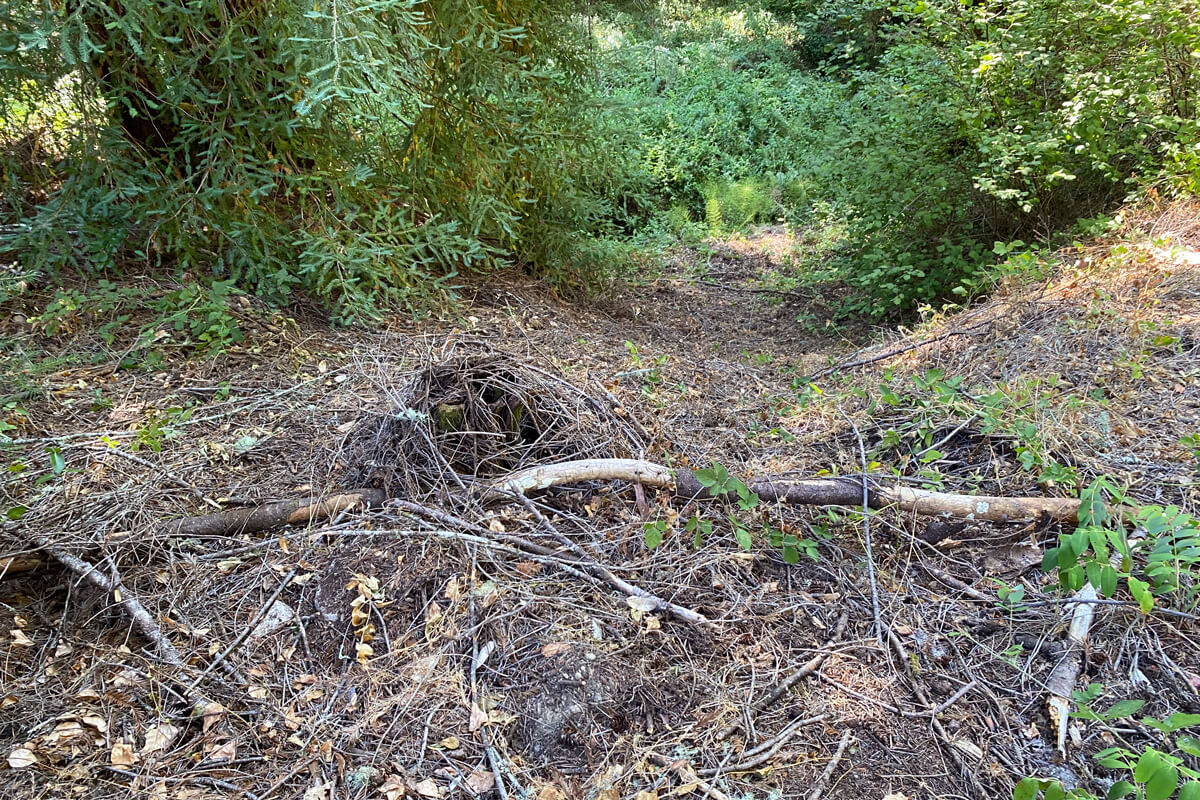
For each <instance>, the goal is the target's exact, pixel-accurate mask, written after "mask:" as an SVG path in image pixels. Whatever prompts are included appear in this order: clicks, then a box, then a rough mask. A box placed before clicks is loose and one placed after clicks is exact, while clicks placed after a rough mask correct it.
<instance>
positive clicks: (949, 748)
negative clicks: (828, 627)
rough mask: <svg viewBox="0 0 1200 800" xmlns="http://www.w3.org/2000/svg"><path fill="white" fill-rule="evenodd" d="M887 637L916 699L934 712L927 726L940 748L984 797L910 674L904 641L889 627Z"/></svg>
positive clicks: (981, 788)
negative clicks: (906, 675) (910, 682)
mask: <svg viewBox="0 0 1200 800" xmlns="http://www.w3.org/2000/svg"><path fill="white" fill-rule="evenodd" d="M887 638H888V642H890V643H891V645H892V648H893V649H894V650H895V651H896V655H897V657H899V659H900V663H901V665H902V666H903V669H904V671H905V672H906V673H907V674H908V676H909V678H910V680H911V681H912V690H913V694H914V695H916V698H917V701H918V702H919V703H920V704H921V705H923V706H925V708H926V710H928V711H932V712H935V713H933V714H931V715H930V717H929V727H931V728H933V732H934V733H936V734H937V737H938V739H939V740H940V741H941V743H942V748H943V749H944V750H945V751H946V752H947V753H949V755H950V759H951V760H952V761H953V762H954V765H955V766H956V767H958V769H959V771H960V772H961V773H962V774H963V775H964V776H965V777H966V779H967V783H969V784H970V785H971V789H972V790H973V791H974V792H975V795H976V797H983V798H986V797H987V796H988V795H987V793H986V792H984V790H983V786H981V785H980V783H979V779H978V778H977V777H975V770H974V769H972V768H971V765H970V764H967V763H966V762H965V761H963V759H962V756H961V755H960V754H959V751H958V748H957V747H955V746H954V745H953V744H952V743H951V741H950V735H949V734H947V733H946V728H945V727H944V726H943V725H942V723H941V720H939V719H938V718H937V713H936V711H937V707H935V706H934V705H933V703H931V702H930V701H929V695H928V694H927V693H926V692H925V688H924V687H923V686H921V684H920V683H918V682H917V680H916V677H915V676H914V675H913V674H912V661H911V660H910V659H909V657H908V651H907V650H906V649H905V648H904V642H902V641H900V637H899V636H897V635H896V632H895V631H893V630H892V629H891V628H890V627H889V628H888V630H887ZM897 710H899V709H897Z"/></svg>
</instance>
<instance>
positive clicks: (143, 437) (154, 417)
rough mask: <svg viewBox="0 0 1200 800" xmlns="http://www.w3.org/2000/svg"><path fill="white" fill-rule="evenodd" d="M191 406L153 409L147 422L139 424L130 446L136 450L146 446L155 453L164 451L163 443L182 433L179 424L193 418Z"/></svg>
mask: <svg viewBox="0 0 1200 800" xmlns="http://www.w3.org/2000/svg"><path fill="white" fill-rule="evenodd" d="M191 416H192V410H191V409H190V408H168V409H167V410H166V411H162V412H158V411H151V412H150V413H149V414H148V415H147V419H146V422H145V423H144V424H142V425H139V426H138V427H137V430H136V435H135V437H134V440H133V441H132V442H130V444H129V448H130V449H131V450H133V451H134V452H137V451H138V450H140V449H142V448H143V447H145V448H146V449H148V450H150V451H151V452H153V453H159V452H162V449H163V445H164V444H165V443H167V442H169V441H171V440H173V439H176V438H178V437H179V436H180V435H181V434H180V431H179V429H178V428H177V427H175V426H177V425H182V424H183V423H185V422H187V421H188V420H189V419H191Z"/></svg>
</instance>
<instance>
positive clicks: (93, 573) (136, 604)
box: [36, 536, 199, 703]
mask: <svg viewBox="0 0 1200 800" xmlns="http://www.w3.org/2000/svg"><path fill="white" fill-rule="evenodd" d="M36 541H37V543H38V544H39V545H41V546H42V548H44V549H45V550H46V552H48V553H49V554H50V555H52V556H53V557H54V558H55V559H56V560H57V561H58V562H59V563H60V564H62V565H63V566H64V567H66V568H67V569H69V570H71V571H72V572H74V573H75V574H77V575H79V576H80V577H81V578H83V579H85V580H87V581H88V582H90V583H92V584H93V585H95V586H97V587H98V588H100V589H102V590H104V591H105V592H107V593H109V594H111V595H112V597H113V599H114V600H115V601H116V603H117V605H119V606H120V607H121V610H122V611H124V612H125V613H126V615H128V616H129V618H130V620H132V622H133V624H134V627H136V628H137V629H138V631H139V632H140V633H141V634H142V636H145V637H146V638H147V639H149V640H150V643H151V644H153V645H154V650H155V652H156V653H157V654H158V657H159V658H161V659H162V660H163V661H165V662H166V663H168V664H170V665H171V666H173V667H176V668H177V669H180V670H183V671H187V669H188V665H187V661H186V660H184V658H183V656H182V655H181V654H180V652H179V650H177V649H176V648H175V645H174V644H172V643H171V640H170V639H168V638H167V636H166V634H164V633H163V632H162V628H160V627H159V626H158V623H157V622H155V621H154V618H153V617H152V616H150V612H149V611H147V610H146V607H145V606H143V605H142V604H141V602H140V601H139V600H138V599H137V598H136V597H135V596H134V595H133V593H132V592H130V591H129V590H128V589H126V588H125V586H124V584H123V583H122V582H121V576H120V575H119V574H118V573H117V568H116V565H115V564H113V563H112V559H111V558H110V559H109V568H110V570H111V571H112V573H113V577H111V578H109V577H107V576H105V575H103V574H101V572H100V570H98V569H97V568H96V567H95V566H94V565H92V564H89V563H88V562H86V561H84V560H83V559H82V558H79V557H78V556H73V555H71V554H70V553H67V552H65V551H63V550H60V549H59V548H57V547H55V546H53V545H51V544H50V541H49V539H48V538H47V537H45V536H38V537H37V539H36ZM194 692H195V690H194V689H193V691H192V693H193V694H194ZM188 701H189V702H193V703H195V702H198V701H199V698H198V697H197V698H191V697H189V698H188Z"/></svg>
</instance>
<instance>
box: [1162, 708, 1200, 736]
mask: <svg viewBox="0 0 1200 800" xmlns="http://www.w3.org/2000/svg"><path fill="white" fill-rule="evenodd" d="M1166 725H1167V727H1165V728H1163V731H1164V732H1165V733H1174V732H1175V731H1178V730H1182V729H1183V728H1190V727H1192V726H1193V725H1200V714H1184V713H1182V712H1181V713H1178V714H1172V715H1171V716H1169V717H1167V719H1166Z"/></svg>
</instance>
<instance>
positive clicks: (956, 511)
mask: <svg viewBox="0 0 1200 800" xmlns="http://www.w3.org/2000/svg"><path fill="white" fill-rule="evenodd" d="M614 480H621V481H630V482H634V483H640V484H643V485H645V486H653V487H656V488H660V489H666V488H673V491H674V492H675V494H676V495H677V496H678V497H681V498H687V499H691V498H698V497H707V496H708V490H707V489H706V488H705V487H704V486H703V485H702V484H701V483H700V480H699V479H698V478H697V477H696V473H694V472H692V471H690V470H683V469H681V470H678V471H675V472H674V473H673V472H672V471H671V470H670V469H669V468H667V467H665V466H663V465H661V464H655V463H654V462H652V461H642V460H639V459H629V458H602V459H588V460H583V461H564V462H561V463H558V464H546V465H543V466H539V467H532V468H530V469H526V470H521V471H520V472H515V473H513V474H511V475H507V476H505V477H503V478H500V479H498V480H496V481H494V482H493V483H492V484H491V486H490V487H489V489H490V491H491V492H492V493H494V494H496V493H500V492H501V491H502V490H507V491H509V492H517V493H519V494H525V493H526V492H531V491H536V490H539V489H548V488H550V487H551V486H561V485H563V484H570V483H582V482H584V481H614ZM747 485H748V486H749V487H750V489H751V490H752V491H753V492H755V493H756V494H758V496H759V497H761V498H762V499H763V500H775V501H780V502H784V503H794V504H796V505H816V506H857V505H861V504H862V480H861V478H858V477H853V478H812V479H808V480H790V479H784V478H779V477H765V478H758V479H755V480H751V481H749V482H748V484H747ZM867 502H868V504H869V505H870V506H871V508H892V507H895V508H899V509H900V510H901V511H908V512H911V513H913V514H921V515H923V516H946V517H955V518H958V519H969V520H980V521H988V522H1030V521H1033V520H1038V519H1049V520H1052V521H1055V522H1068V523H1069V522H1074V521H1075V520H1076V517H1077V515H1078V512H1079V500H1077V499H1075V498H1071V497H991V496H986V495H966V494H950V493H947V492H933V491H929V490H927V489H913V488H910V487H907V486H895V487H873V488H870V489H869V491H868V497H867Z"/></svg>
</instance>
